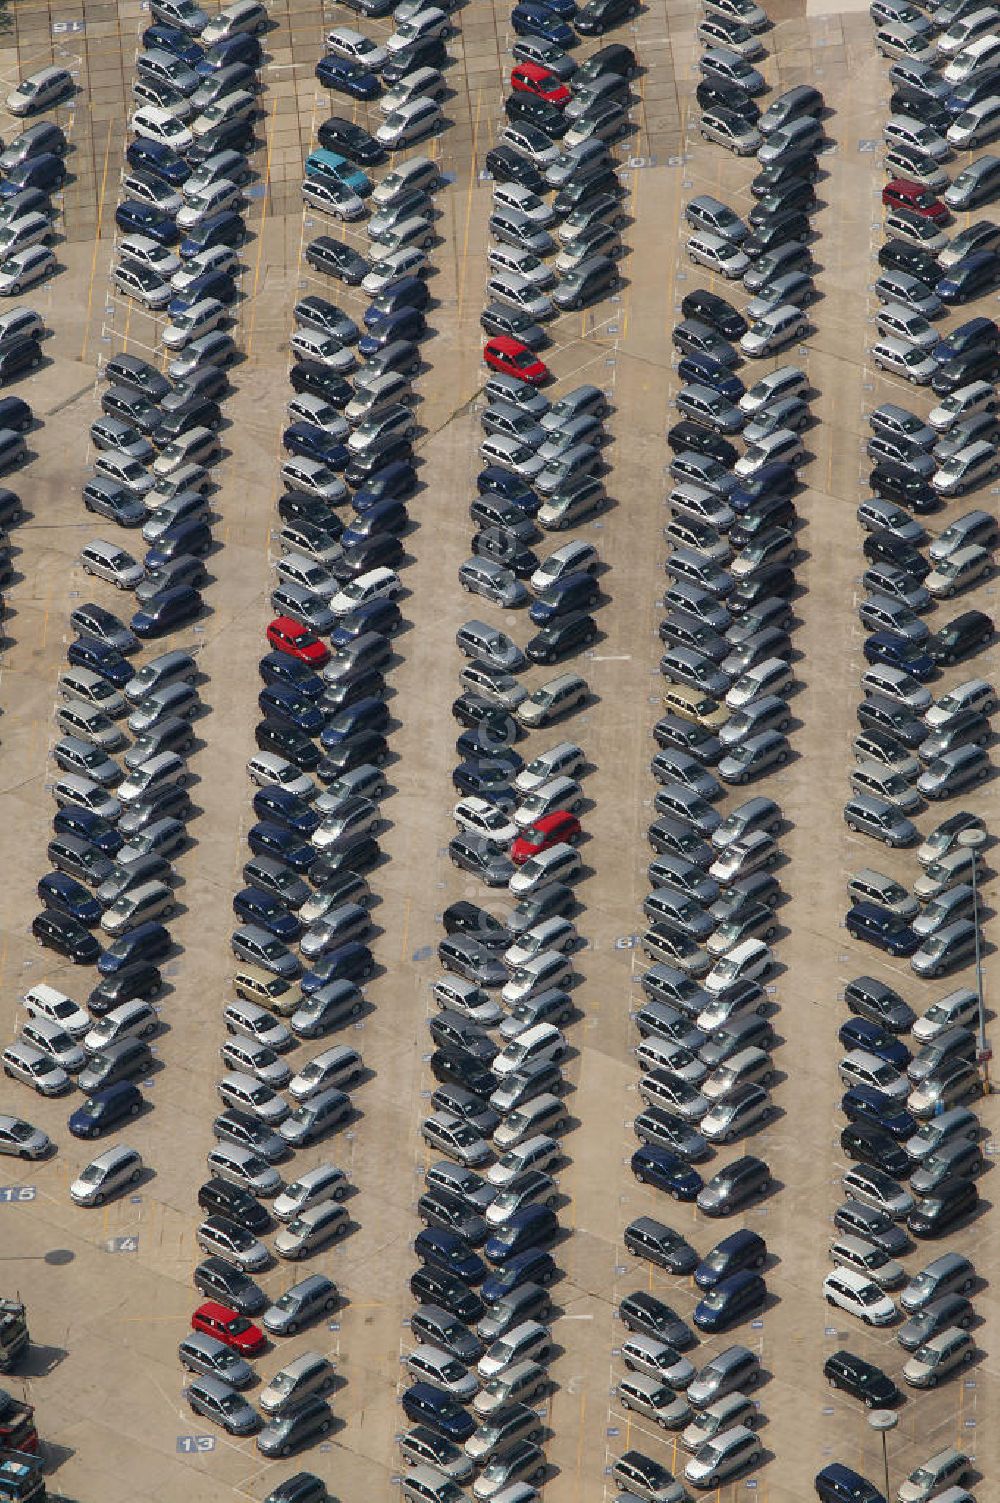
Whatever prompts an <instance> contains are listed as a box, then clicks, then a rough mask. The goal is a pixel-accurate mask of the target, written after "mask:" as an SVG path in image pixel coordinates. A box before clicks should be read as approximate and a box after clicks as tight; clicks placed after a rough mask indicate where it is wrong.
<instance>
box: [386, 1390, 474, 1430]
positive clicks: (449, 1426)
mask: <svg viewBox="0 0 1000 1503" xmlns="http://www.w3.org/2000/svg"><path fill="white" fill-rule="evenodd" d="M401 1402H402V1405H403V1413H404V1414H405V1415H406V1418H407V1419H408V1420H410V1421H412V1422H413V1423H414V1424H417V1425H428V1426H430V1428H431V1429H432V1430H435V1431H437V1433H438V1434H439V1435H443V1436H445V1437H446V1438H447V1439H448V1440H451V1441H456V1442H457V1443H458V1444H459V1445H461V1443H462V1442H463V1441H466V1440H468V1438H469V1436H470V1435H471V1434H472V1433H473V1431H474V1430H475V1428H476V1422H475V1420H474V1419H473V1417H472V1415H471V1414H470V1413H469V1411H468V1410H467V1409H463V1408H462V1405H461V1404H460V1403H459V1402H458V1400H457V1399H456V1398H453V1397H452V1395H451V1394H450V1393H446V1392H445V1390H444V1389H443V1388H435V1386H434V1384H433V1383H414V1384H413V1386H412V1387H411V1388H407V1389H406V1390H405V1391H404V1393H403V1397H402V1400H401Z"/></svg>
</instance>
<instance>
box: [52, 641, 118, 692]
mask: <svg viewBox="0 0 1000 1503" xmlns="http://www.w3.org/2000/svg"><path fill="white" fill-rule="evenodd" d="M66 661H67V662H69V663H71V664H72V665H73V667H74V668H89V669H90V671H91V673H96V674H98V675H99V676H100V677H101V678H104V679H107V681H108V683H109V684H114V686H115V688H116V689H121V688H123V687H124V685H125V684H127V683H128V681H129V679H130V678H133V677H134V676H135V669H134V668H133V667H132V665H131V663H130V662H129V661H128V659H127V658H124V657H122V655H121V653H120V652H119V651H118V649H117V648H116V647H110V646H109V645H108V643H107V642H99V641H98V640H97V638H96V637H77V639H76V641H75V642H71V643H70V644H69V646H68V647H67V649H66Z"/></svg>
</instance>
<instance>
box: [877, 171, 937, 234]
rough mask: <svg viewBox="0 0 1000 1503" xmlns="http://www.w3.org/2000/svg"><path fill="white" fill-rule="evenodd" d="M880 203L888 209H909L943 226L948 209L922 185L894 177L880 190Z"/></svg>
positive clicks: (904, 178) (906, 178) (907, 179)
mask: <svg viewBox="0 0 1000 1503" xmlns="http://www.w3.org/2000/svg"><path fill="white" fill-rule="evenodd" d="M882 202H883V203H884V204H885V205H886V207H887V208H890V209H911V210H912V211H913V213H914V214H919V215H920V216H921V218H923V219H932V220H933V221H934V223H935V224H944V223H945V222H946V221H947V220H948V218H949V214H948V209H947V207H946V206H945V205H944V204H943V203H942V202H941V200H940V199H939V198H935V197H934V194H933V193H932V192H931V190H930V189H929V188H925V187H924V185H923V183H912V182H911V181H910V179H909V178H908V177H894V178H892V179H891V180H890V181H889V182H888V183H886V185H885V187H884V188H883V189H882Z"/></svg>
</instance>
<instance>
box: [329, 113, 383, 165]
mask: <svg viewBox="0 0 1000 1503" xmlns="http://www.w3.org/2000/svg"><path fill="white" fill-rule="evenodd" d="M316 134H317V135H318V137H319V144H320V145H321V146H322V147H325V149H326V150H327V151H336V152H339V153H340V155H341V156H342V157H346V158H347V160H348V161H349V162H357V163H358V165H359V166H361V167H368V166H373V165H374V164H376V163H378V162H384V161H385V147H384V146H382V145H381V143H380V142H378V141H376V139H375V137H374V136H372V135H370V134H369V133H368V131H366V130H365V128H364V126H363V125H358V123H357V122H356V121H355V120H345V119H344V117H343V115H331V116H330V118H329V120H324V121H323V124H322V125H321V126H320V128H319V130H318V131H317V132H316Z"/></svg>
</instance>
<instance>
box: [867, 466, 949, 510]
mask: <svg viewBox="0 0 1000 1503" xmlns="http://www.w3.org/2000/svg"><path fill="white" fill-rule="evenodd" d="M868 485H869V487H870V489H871V490H872V491H873V492H874V494H875V495H876V496H878V497H880V498H881V499H882V500H883V501H898V502H899V504H900V506H905V507H908V508H909V510H910V511H912V512H917V513H920V512H928V511H937V510H938V508H939V507H940V506H941V504H942V503H941V497H940V496H939V495H938V493H937V491H936V490H935V489H934V487H933V486H932V485H931V483H930V481H929V480H924V479H922V478H921V477H920V476H919V475H915V474H914V473H913V471H912V470H908V469H907V468H906V466H905V465H902V464H899V463H897V461H896V460H893V459H884V460H883V461H882V462H881V464H877V465H876V466H875V467H874V469H873V470H872V471H871V473H870V474H869V476H868Z"/></svg>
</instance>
